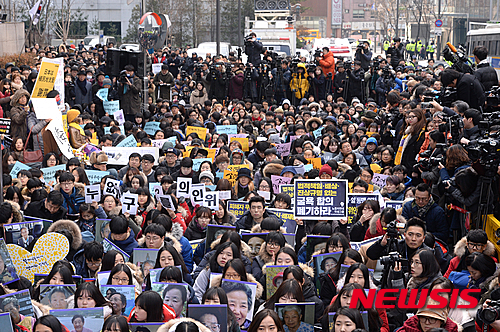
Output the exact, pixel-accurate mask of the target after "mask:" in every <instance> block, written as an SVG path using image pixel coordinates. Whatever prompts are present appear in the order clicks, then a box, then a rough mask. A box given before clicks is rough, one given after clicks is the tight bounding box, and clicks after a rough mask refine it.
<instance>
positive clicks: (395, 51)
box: [387, 37, 404, 68]
mask: <svg viewBox="0 0 500 332" xmlns="http://www.w3.org/2000/svg"><path fill="white" fill-rule="evenodd" d="M389 54H390V55H391V66H392V68H396V67H397V66H398V64H399V62H400V61H401V60H404V57H403V45H402V44H401V39H400V38H399V37H396V38H394V42H393V43H392V44H391V47H389V49H388V50H387V55H389Z"/></svg>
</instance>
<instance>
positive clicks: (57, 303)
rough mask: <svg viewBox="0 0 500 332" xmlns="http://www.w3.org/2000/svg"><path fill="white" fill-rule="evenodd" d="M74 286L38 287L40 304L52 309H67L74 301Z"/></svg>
mask: <svg viewBox="0 0 500 332" xmlns="http://www.w3.org/2000/svg"><path fill="white" fill-rule="evenodd" d="M75 291H76V285H43V284H42V285H40V299H41V300H40V303H42V304H45V305H48V306H49V307H51V308H52V309H68V308H70V307H69V305H70V303H72V302H73V301H74V297H73V296H74V294H75Z"/></svg>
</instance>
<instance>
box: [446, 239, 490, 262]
mask: <svg viewBox="0 0 500 332" xmlns="http://www.w3.org/2000/svg"><path fill="white" fill-rule="evenodd" d="M465 248H467V237H466V236H464V237H463V238H462V239H460V241H458V242H457V244H456V245H455V252H454V253H455V256H457V257H462V256H463V255H465ZM483 253H484V254H485V255H488V256H493V255H495V246H494V245H493V243H491V242H490V241H489V240H488V242H487V243H486V249H484V251H483Z"/></svg>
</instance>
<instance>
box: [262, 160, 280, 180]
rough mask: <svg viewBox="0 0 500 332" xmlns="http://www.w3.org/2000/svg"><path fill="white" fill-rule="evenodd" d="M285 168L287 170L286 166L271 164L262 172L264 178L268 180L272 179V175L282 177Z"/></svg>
mask: <svg viewBox="0 0 500 332" xmlns="http://www.w3.org/2000/svg"><path fill="white" fill-rule="evenodd" d="M283 168H285V165H282V164H276V163H269V164H267V165H266V166H265V167H264V169H263V170H262V175H264V177H266V178H271V175H277V176H280V175H281V171H282V170H283Z"/></svg>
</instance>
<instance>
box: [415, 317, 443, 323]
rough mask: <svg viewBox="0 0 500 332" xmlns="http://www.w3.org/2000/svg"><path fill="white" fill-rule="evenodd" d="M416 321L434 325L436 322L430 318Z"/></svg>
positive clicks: (421, 318)
mask: <svg viewBox="0 0 500 332" xmlns="http://www.w3.org/2000/svg"><path fill="white" fill-rule="evenodd" d="M418 319H420V320H421V321H422V322H424V323H426V324H435V323H436V322H437V321H438V320H437V318H432V317H419V318H418Z"/></svg>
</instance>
